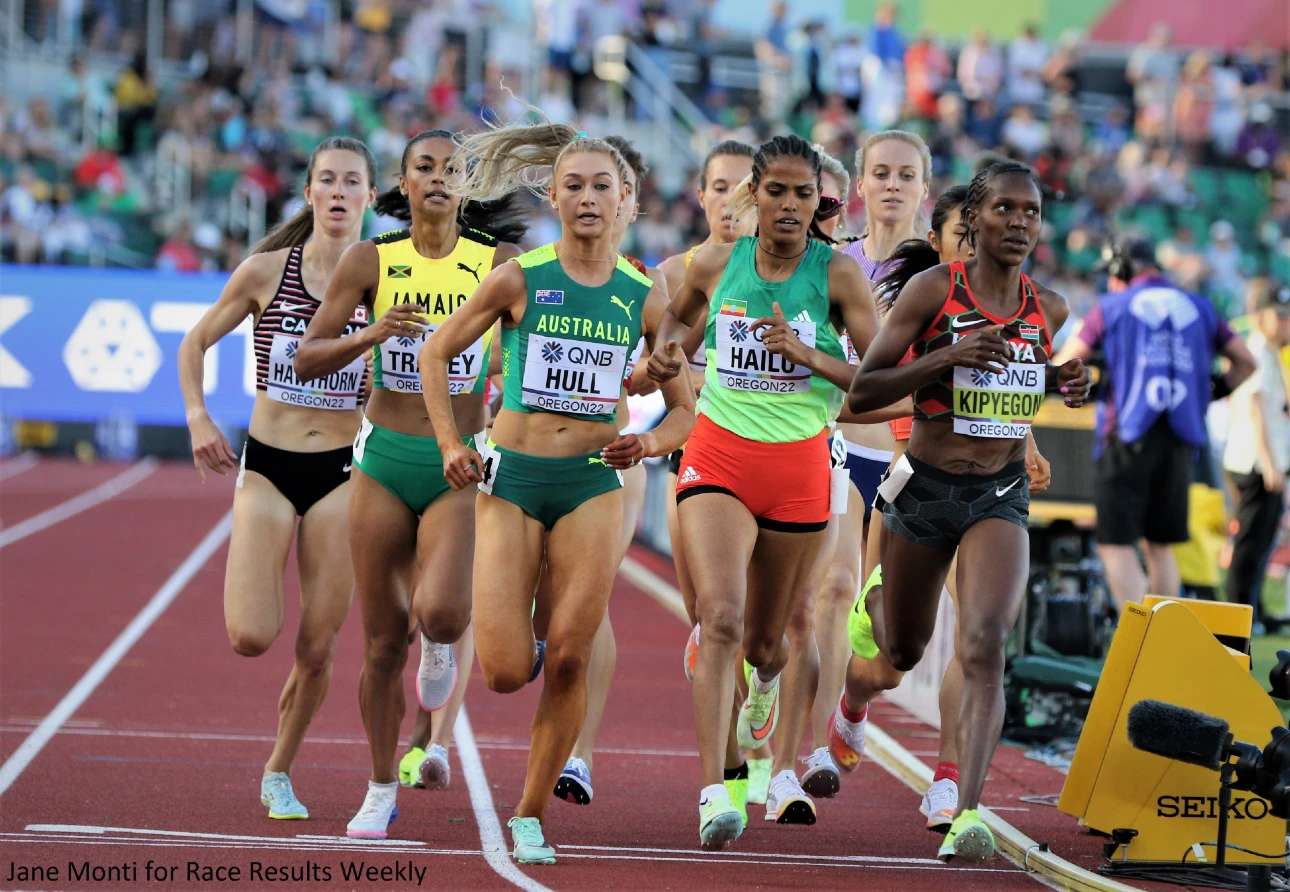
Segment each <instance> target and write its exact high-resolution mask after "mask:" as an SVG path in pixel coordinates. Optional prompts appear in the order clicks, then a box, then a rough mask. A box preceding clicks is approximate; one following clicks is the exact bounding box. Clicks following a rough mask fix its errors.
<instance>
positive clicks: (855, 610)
mask: <svg viewBox="0 0 1290 892" xmlns="http://www.w3.org/2000/svg"><path fill="white" fill-rule="evenodd" d="M875 585H882V565H881V564H879V565H878V566H876V567H874V568H873V572H872V573H870V574H869V579H868V580H867V581H866V582H865V584H864V587H863V588H862V589H860V594H859V596H858V597H857V598H856V602H855V604H854V605H852V607H851V612H850V613H848V614H847V640H848V641H849V642H850V643H851V652H852V653H853V654H855V655H856V656H857V657H863V658H864V659H866V660H872V659H873V658H874V657H876V656H878V645H877V644H875V643H874V640H873V620H872V619H870V618H869V611H868V610H867V609H865V604H864V602H865V598H866V597H868V595H869V589H871V588H873V587H874V586H875Z"/></svg>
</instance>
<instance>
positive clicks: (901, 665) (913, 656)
mask: <svg viewBox="0 0 1290 892" xmlns="http://www.w3.org/2000/svg"><path fill="white" fill-rule="evenodd" d="M926 649H927V644H926V642H924V643H922V644H918V643H915V642H912V641H894V642H892V643H891V644H890V645H889V646H888V648H887V650H886V651H885V652H884V656H886V657H887V662H888V663H890V664H891V667H892V668H893V669H895V670H896V671H897V672H902V673H903V672H908V671H910V670H911V669H913V668H914V667H915V666H917V665H918V663H919V661H920V660H922V658H923V651H924V650H926Z"/></svg>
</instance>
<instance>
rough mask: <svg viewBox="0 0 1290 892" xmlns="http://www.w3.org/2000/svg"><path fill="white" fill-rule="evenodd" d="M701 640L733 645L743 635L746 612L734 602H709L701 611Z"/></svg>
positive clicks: (724, 645) (727, 645)
mask: <svg viewBox="0 0 1290 892" xmlns="http://www.w3.org/2000/svg"><path fill="white" fill-rule="evenodd" d="M699 625H700V627H701V628H702V629H703V632H702V634H701V636H700V638H699V640H700V642H703V641H712V642H713V643H715V644H717V645H720V646H722V647H733V646H735V645H737V644H739V640H740V639H741V638H742V637H743V630H744V614H743V611H742V610H740V609H739V608H738V607H736V606H735V605H734V604H707V605H705V606H704V608H703V609H702V610H700V611H699Z"/></svg>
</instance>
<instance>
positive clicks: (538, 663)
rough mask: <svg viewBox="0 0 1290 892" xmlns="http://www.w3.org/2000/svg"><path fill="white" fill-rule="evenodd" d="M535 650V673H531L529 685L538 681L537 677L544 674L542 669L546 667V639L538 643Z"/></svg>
mask: <svg viewBox="0 0 1290 892" xmlns="http://www.w3.org/2000/svg"><path fill="white" fill-rule="evenodd" d="M535 649H536V650H537V656H535V657H534V658H533V671H532V672H530V673H529V684H532V683H533V682H535V681H537V677H538V676H539V675H541V674H542V667H543V666H545V665H546V639H543V640H541V641H539V642H537V643H536V646H535Z"/></svg>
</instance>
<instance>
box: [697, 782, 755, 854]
mask: <svg viewBox="0 0 1290 892" xmlns="http://www.w3.org/2000/svg"><path fill="white" fill-rule="evenodd" d="M743 829H744V825H743V820H742V819H741V818H740V817H739V809H737V808H735V807H734V805H733V804H731V802H730V795H729V794H728V793H727V792H726V791H725V790H724V789H722V791H721V792H720V793H718V794H717V795H715V796H713V797H712V798H710V799H701V800H700V801H699V845H700V846H701V847H702V848H703V849H705V850H706V851H709V852H715V851H720V850H721V849H724V848H725V847H726V846H728V845H729V844H730V843H731V842H733V841H734V840H736V839H738V838H739V834H740V833H742V832H743Z"/></svg>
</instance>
